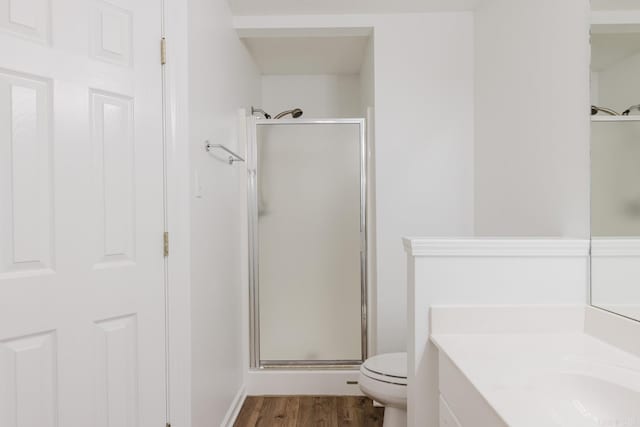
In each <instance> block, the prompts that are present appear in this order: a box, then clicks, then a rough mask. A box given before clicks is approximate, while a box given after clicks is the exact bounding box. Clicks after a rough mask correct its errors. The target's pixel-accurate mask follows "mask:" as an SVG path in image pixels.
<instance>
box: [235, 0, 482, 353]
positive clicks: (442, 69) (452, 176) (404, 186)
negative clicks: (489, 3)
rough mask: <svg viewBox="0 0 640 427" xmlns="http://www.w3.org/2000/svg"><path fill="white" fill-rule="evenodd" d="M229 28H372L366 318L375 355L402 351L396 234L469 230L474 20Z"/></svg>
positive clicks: (336, 19)
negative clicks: (371, 229) (371, 276)
mask: <svg viewBox="0 0 640 427" xmlns="http://www.w3.org/2000/svg"><path fill="white" fill-rule="evenodd" d="M235 25H236V28H238V29H256V28H257V29H292V28H315V29H318V28H373V34H374V36H373V37H374V40H375V41H374V50H373V63H374V67H373V76H374V81H375V83H374V91H370V92H369V93H370V94H371V93H373V92H375V146H376V147H375V150H376V152H375V185H376V212H375V214H376V225H375V227H376V229H375V231H376V240H377V256H376V260H375V264H376V265H377V291H376V298H377V301H378V304H377V307H370V314H372V315H373V316H375V317H376V320H375V323H377V336H376V339H375V341H377V351H380V352H388V351H401V350H404V349H405V348H406V347H405V346H406V315H405V314H406V265H405V264H406V263H405V258H404V253H403V249H402V242H401V237H402V236H406V235H469V234H471V233H472V232H473V131H474V128H473V121H474V117H473V96H474V90H473V84H474V81H473V80H474V78H473V76H474V64H473V15H472V14H471V13H466V12H461V13H433V14H398V15H330V16H329V15H314V16H243V17H236V18H235ZM369 96H370V95H369ZM376 312H377V313H376ZM373 350H374V351H376V349H373Z"/></svg>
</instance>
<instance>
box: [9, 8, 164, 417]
mask: <svg viewBox="0 0 640 427" xmlns="http://www.w3.org/2000/svg"><path fill="white" fill-rule="evenodd" d="M161 13H162V10H161V1H160V0H136V1H135V2H131V1H124V0H113V1H109V2H106V1H101V0H91V1H88V0H57V1H53V2H52V1H50V0H0V51H2V52H3V53H4V54H3V55H1V56H0V425H1V426H2V427H5V426H6V427H36V426H37V427H42V426H45V427H49V426H52V427H53V426H56V427H86V426H99V427H102V426H104V427H121V426H122V427H124V426H127V427H133V426H150V427H151V426H154V427H155V426H159V425H164V424H163V423H164V422H165V414H166V411H165V405H166V401H165V395H166V385H165V330H164V325H165V315H164V302H165V296H164V258H163V250H162V232H163V229H164V224H163V187H162V185H163V184H162V183H163V176H162V174H163V166H162V165H163V159H162V156H163V144H162V92H161V91H162V84H161V68H160V58H159V41H160V38H161V26H160V25H161Z"/></svg>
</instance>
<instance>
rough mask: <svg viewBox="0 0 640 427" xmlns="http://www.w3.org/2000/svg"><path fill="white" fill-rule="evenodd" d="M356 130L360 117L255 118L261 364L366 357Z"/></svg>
mask: <svg viewBox="0 0 640 427" xmlns="http://www.w3.org/2000/svg"><path fill="white" fill-rule="evenodd" d="M362 132H363V126H362V123H359V122H354V123H315V122H311V121H307V122H302V121H299V120H298V121H286V122H280V121H278V122H276V121H269V122H267V121H263V122H258V125H257V126H256V138H255V140H256V145H255V156H256V159H255V166H256V170H255V177H256V180H255V192H254V193H255V205H254V208H255V209H254V210H255V211H256V212H255V214H254V217H255V222H256V226H255V231H256V233H255V235H256V239H255V240H256V242H255V246H256V248H255V250H254V251H253V253H254V257H257V260H254V261H257V263H256V264H257V268H256V270H257V271H256V272H255V280H254V281H255V283H254V286H255V288H256V294H257V298H256V301H255V302H257V307H256V312H257V313H256V314H257V315H256V320H257V322H258V325H257V326H258V328H257V329H258V330H259V337H258V338H259V340H258V343H259V362H260V365H261V366H268V365H289V364H323V363H324V364H349V363H358V362H360V361H361V360H362V358H363V315H364V310H363V302H364V301H365V295H364V290H365V289H366V288H365V287H364V286H363V284H364V277H363V272H364V271H366V270H365V269H364V263H365V257H364V253H363V251H361V249H362V248H363V247H364V245H363V236H364V226H365V224H364V219H365V218H364V204H363V203H364V197H363V194H364V180H363V176H364V175H363V170H364V161H363V159H364V157H363V152H364V139H363V137H362Z"/></svg>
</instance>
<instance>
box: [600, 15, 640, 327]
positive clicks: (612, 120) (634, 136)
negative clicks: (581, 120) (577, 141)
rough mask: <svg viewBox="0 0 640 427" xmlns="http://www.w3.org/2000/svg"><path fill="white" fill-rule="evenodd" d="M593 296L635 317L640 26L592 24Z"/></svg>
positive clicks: (639, 298) (639, 255) (639, 253)
mask: <svg viewBox="0 0 640 427" xmlns="http://www.w3.org/2000/svg"><path fill="white" fill-rule="evenodd" d="M591 49H592V53H591V61H592V62H591V104H592V106H591V236H592V249H591V252H592V257H591V302H592V304H593V305H595V306H598V307H601V308H604V309H606V310H610V311H613V312H616V313H618V314H621V315H623V316H627V317H630V318H634V319H637V320H640V111H639V110H640V105H639V104H640V80H639V79H638V78H637V76H638V75H640V28H637V26H629V25H601V26H597V25H596V26H593V27H592V39H591Z"/></svg>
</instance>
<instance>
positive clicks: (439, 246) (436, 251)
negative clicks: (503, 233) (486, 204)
mask: <svg viewBox="0 0 640 427" xmlns="http://www.w3.org/2000/svg"><path fill="white" fill-rule="evenodd" d="M403 243H404V248H405V251H406V252H407V254H409V255H412V256H414V257H428V256H430V257H438V256H440V257H447V256H470V257H584V256H587V255H588V254H589V241H588V240H586V239H550V238H540V239H535V238H534V239H532V238H527V239H495V238H477V239H473V238H470V239H457V238H444V239H441V238H435V239H430V238H410V237H406V238H404V239H403Z"/></svg>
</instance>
